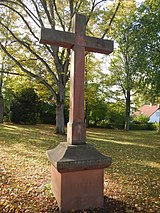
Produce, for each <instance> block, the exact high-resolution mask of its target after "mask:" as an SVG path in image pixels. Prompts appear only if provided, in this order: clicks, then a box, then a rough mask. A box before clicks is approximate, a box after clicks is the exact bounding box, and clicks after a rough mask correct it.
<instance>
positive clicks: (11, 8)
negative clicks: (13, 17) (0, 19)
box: [0, 3, 39, 40]
mask: <svg viewBox="0 0 160 213" xmlns="http://www.w3.org/2000/svg"><path fill="white" fill-rule="evenodd" d="M0 5H2V6H5V7H7V8H8V9H10V10H12V11H13V12H15V13H17V14H18V15H19V16H20V17H21V19H22V20H23V21H24V23H25V24H26V26H27V27H28V29H29V31H30V32H31V34H32V35H33V37H34V38H35V39H36V40H39V38H38V37H36V35H35V34H34V32H33V31H32V29H31V27H30V26H29V24H28V23H27V21H26V20H25V18H24V17H23V16H22V15H21V14H20V13H19V12H18V11H17V10H15V9H14V8H13V7H10V6H8V5H5V4H1V3H0Z"/></svg>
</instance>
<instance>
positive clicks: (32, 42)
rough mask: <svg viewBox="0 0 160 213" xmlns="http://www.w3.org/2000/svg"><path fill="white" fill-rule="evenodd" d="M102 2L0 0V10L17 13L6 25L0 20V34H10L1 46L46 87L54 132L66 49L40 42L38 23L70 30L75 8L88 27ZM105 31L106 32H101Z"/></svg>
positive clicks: (60, 126)
mask: <svg viewBox="0 0 160 213" xmlns="http://www.w3.org/2000/svg"><path fill="white" fill-rule="evenodd" d="M104 2H107V0H103V1H96V0H92V1H89V0H87V1H75V0H70V1H57V2H56V1H55V0H53V1H52V0H28V1H26V0H15V1H11V0H5V1H4V0H0V7H1V8H2V10H3V9H4V8H7V9H8V10H9V11H12V12H13V13H14V15H15V16H16V17H17V20H16V21H15V22H14V23H12V24H11V25H10V26H8V25H7V24H6V22H5V19H1V20H0V25H1V33H2V34H3V35H4V32H6V31H7V32H9V34H10V44H9V46H7V47H5V45H4V42H2V41H1V42H0V46H1V49H2V50H3V51H4V52H5V53H6V55H7V56H8V57H9V58H10V59H12V60H13V61H14V62H15V64H16V65H17V66H18V67H19V68H20V69H21V70H22V71H23V72H25V73H27V74H28V75H30V76H31V77H33V78H36V79H37V81H38V82H41V83H43V84H44V85H45V86H46V87H47V88H48V89H49V90H50V92H51V93H52V96H53V98H54V99H55V102H56V130H57V132H58V133H64V102H65V88H66V83H67V81H68V79H69V59H70V51H69V50H65V49H61V48H57V47H53V46H48V45H43V46H42V45H40V44H39V35H38V30H39V29H40V28H42V27H50V28H52V29H55V27H56V26H57V27H58V28H61V29H62V30H64V31H70V30H71V18H72V17H73V15H74V14H75V13H76V12H80V13H83V14H85V15H87V17H88V18H87V23H86V24H88V26H89V27H90V26H92V25H93V20H94V18H95V17H96V16H94V15H95V14H97V11H98V10H99V9H100V5H101V4H102V3H104ZM6 19H7V17H6ZM90 20H91V21H90ZM89 21H90V22H89ZM99 22H100V20H97V22H96V24H95V26H94V27H93V28H92V29H94V30H92V32H91V30H88V33H89V34H93V32H94V31H95V29H96V28H97V26H98V24H99ZM94 23H95V22H94ZM88 29H89V28H88ZM105 34H106V32H104V34H103V35H105Z"/></svg>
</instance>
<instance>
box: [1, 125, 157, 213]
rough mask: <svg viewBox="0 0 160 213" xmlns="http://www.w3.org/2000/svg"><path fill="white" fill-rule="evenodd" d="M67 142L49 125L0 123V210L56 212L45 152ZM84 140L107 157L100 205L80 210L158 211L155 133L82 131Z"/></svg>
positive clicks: (103, 130)
mask: <svg viewBox="0 0 160 213" xmlns="http://www.w3.org/2000/svg"><path fill="white" fill-rule="evenodd" d="M61 141H66V136H58V135H56V134H54V127H53V126H51V125H36V126H22V125H13V124H1V125H0V161H1V167H0V179H1V182H0V188H1V191H0V199H1V200H0V212H37V213H39V212H58V207H57V204H56V201H55V198H54V197H53V194H52V193H51V189H50V163H49V162H48V159H47V157H46V154H45V152H46V150H47V149H51V148H53V147H55V146H56V145H57V144H58V143H59V142H61ZM87 142H88V143H91V144H93V145H94V146H95V147H96V148H97V149H98V150H99V151H100V152H102V153H104V154H106V155H108V156H110V157H112V160H113V163H112V166H111V167H110V168H107V169H106V170H105V182H104V185H105V190H104V194H105V206H104V208H103V209H99V210H86V211H85V212H158V209H159V208H160V203H159V200H160V197H159V192H160V191H159V190H160V135H159V134H157V133H156V132H154V131H130V132H125V131H120V130H106V129H87Z"/></svg>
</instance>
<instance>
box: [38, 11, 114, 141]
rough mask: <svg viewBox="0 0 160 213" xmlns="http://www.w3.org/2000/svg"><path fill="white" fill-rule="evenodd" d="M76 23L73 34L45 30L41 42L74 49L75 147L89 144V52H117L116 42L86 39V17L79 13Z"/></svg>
mask: <svg viewBox="0 0 160 213" xmlns="http://www.w3.org/2000/svg"><path fill="white" fill-rule="evenodd" d="M72 21H73V22H72V33H71V32H64V31H58V30H53V29H46V28H43V29H42V30H41V38H40V43H42V44H50V45H53V46H61V47H66V48H69V49H72V51H71V71H70V114H69V123H68V126H67V142H69V143H70V144H72V145H74V144H85V143H86V130H85V124H84V65H85V51H88V52H97V53H104V54H109V53H111V52H112V51H113V41H109V40H104V39H100V38H94V37H89V36H86V35H85V31H86V17H85V16H84V15H80V14H76V15H75V16H74V17H73V20H72Z"/></svg>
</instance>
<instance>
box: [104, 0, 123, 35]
mask: <svg viewBox="0 0 160 213" xmlns="http://www.w3.org/2000/svg"><path fill="white" fill-rule="evenodd" d="M120 3H121V0H120V1H119V2H118V5H117V7H116V9H115V12H114V14H113V16H112V18H111V20H110V22H109V25H108V27H107V28H106V29H105V31H104V33H103V35H102V38H104V37H105V35H106V34H107V32H108V30H109V28H110V26H111V24H112V22H113V20H114V18H115V16H116V14H117V12H118V9H119V7H120Z"/></svg>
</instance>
